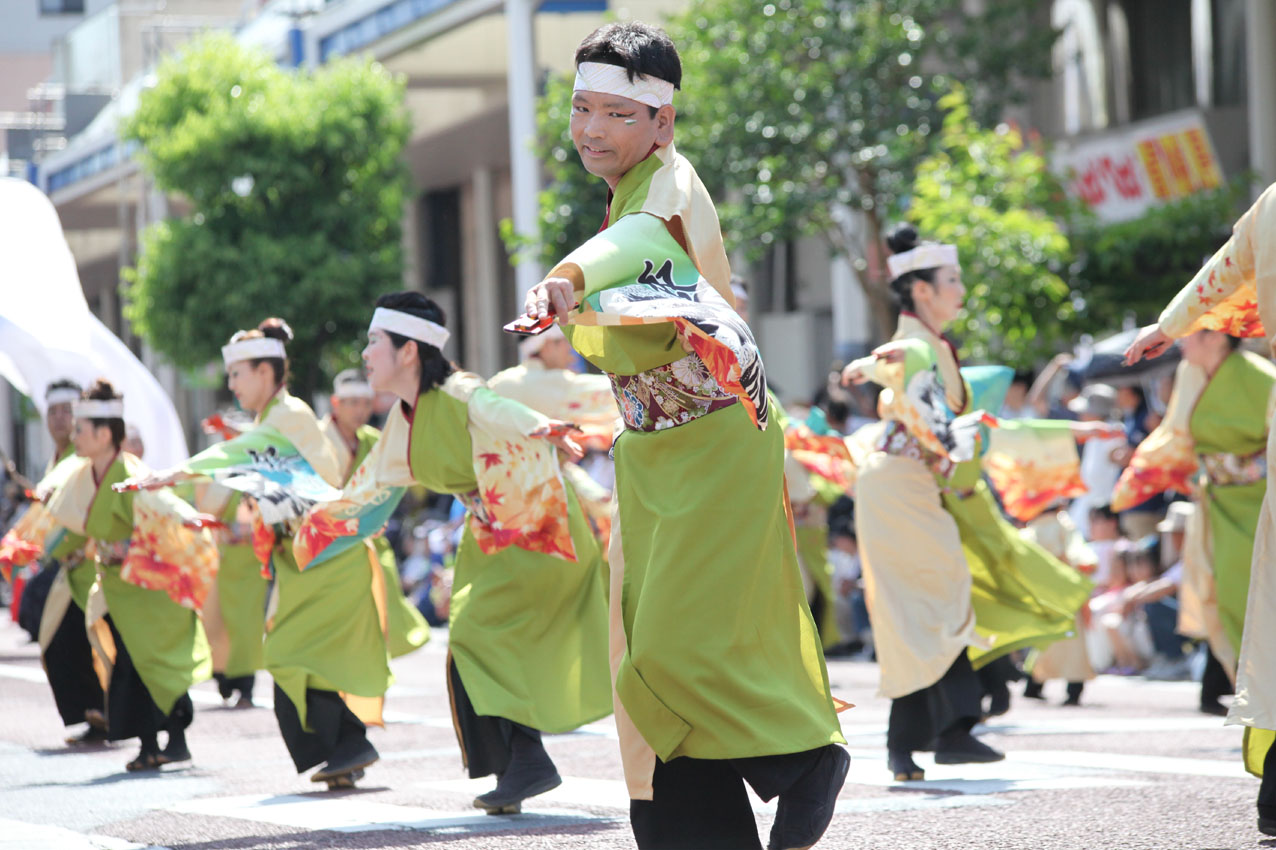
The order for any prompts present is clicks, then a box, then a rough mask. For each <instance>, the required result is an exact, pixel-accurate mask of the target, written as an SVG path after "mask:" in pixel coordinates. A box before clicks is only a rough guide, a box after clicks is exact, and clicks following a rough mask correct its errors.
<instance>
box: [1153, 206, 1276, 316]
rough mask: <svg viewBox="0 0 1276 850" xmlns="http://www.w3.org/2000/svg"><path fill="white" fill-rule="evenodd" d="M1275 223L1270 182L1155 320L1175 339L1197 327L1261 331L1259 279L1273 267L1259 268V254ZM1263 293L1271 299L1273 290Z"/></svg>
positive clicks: (1262, 280) (1266, 279)
mask: <svg viewBox="0 0 1276 850" xmlns="http://www.w3.org/2000/svg"><path fill="white" fill-rule="evenodd" d="M1273 225H1276V184H1273V185H1272V186H1269V187H1268V188H1267V190H1266V191H1265V192H1263V194H1262V195H1261V196H1260V197H1259V199H1258V200H1257V201H1255V202H1254V205H1253V206H1252V207H1250V208H1249V210H1247V211H1246V212H1245V214H1244V215H1243V216H1241V217H1240V220H1239V221H1237V222H1236V225H1235V227H1234V228H1233V229H1232V237H1231V238H1230V239H1228V240H1227V243H1226V244H1225V245H1224V246H1223V247H1222V248H1220V249H1218V252H1217V253H1216V254H1215V255H1214V256H1213V257H1211V258H1210V260H1209V262H1207V263H1206V264H1205V265H1204V266H1203V267H1202V268H1201V270H1200V271H1199V272H1197V273H1196V276H1195V277H1194V278H1192V280H1191V282H1189V283H1188V285H1187V286H1185V287H1184V288H1183V290H1182V291H1181V292H1179V294H1178V295H1176V296H1175V297H1174V300H1173V301H1171V302H1170V305H1169V306H1168V307H1166V308H1165V311H1164V312H1163V313H1161V318H1160V321H1159V323H1158V324H1159V325H1160V327H1161V330H1162V331H1163V332H1164V333H1165V334H1166V335H1167V336H1169V337H1172V338H1176V339H1177V338H1179V337H1184V336H1187V335H1188V334H1191V333H1194V332H1196V331H1199V330H1213V331H1222V332H1224V333H1227V334H1230V335H1232V336H1240V337H1248V336H1265V335H1266V333H1265V331H1264V328H1263V323H1262V321H1261V319H1260V318H1259V304H1260V296H1261V295H1263V294H1264V293H1261V292H1260V291H1259V290H1260V289H1261V288H1262V286H1263V284H1264V283H1267V284H1269V285H1270V279H1271V278H1272V277H1273V275H1276V268H1266V269H1260V268H1259V265H1260V261H1261V260H1262V259H1263V258H1262V256H1261V255H1262V254H1263V253H1265V252H1267V251H1269V248H1268V244H1267V243H1270V242H1272V241H1273V237H1274V236H1276V234H1273ZM1267 297H1268V298H1269V299H1270V298H1276V293H1268V294H1267Z"/></svg>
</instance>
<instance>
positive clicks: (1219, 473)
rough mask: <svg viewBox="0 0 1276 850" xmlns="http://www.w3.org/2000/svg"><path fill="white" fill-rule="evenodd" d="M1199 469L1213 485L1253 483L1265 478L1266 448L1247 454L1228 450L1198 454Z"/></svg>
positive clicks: (1226, 485) (1228, 485) (1225, 485)
mask: <svg viewBox="0 0 1276 850" xmlns="http://www.w3.org/2000/svg"><path fill="white" fill-rule="evenodd" d="M1197 458H1198V459H1199V460H1200V462H1201V471H1202V472H1204V473H1205V477H1206V478H1208V479H1209V482H1210V484H1212V485H1214V486H1215V487H1231V486H1234V485H1237V484H1254V483H1256V482H1259V481H1263V480H1264V479H1266V478H1267V450H1266V449H1259V450H1258V451H1256V452H1254V453H1253V454H1249V455H1235V454H1232V453H1230V452H1213V453H1210V454H1199V455H1197Z"/></svg>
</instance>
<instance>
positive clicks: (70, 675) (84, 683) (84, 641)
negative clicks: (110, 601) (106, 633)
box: [44, 602, 106, 726]
mask: <svg viewBox="0 0 1276 850" xmlns="http://www.w3.org/2000/svg"><path fill="white" fill-rule="evenodd" d="M44 669H45V672H46V673H47V674H48V676H49V687H50V688H52V689H53V701H54V702H55V703H56V704H57V706H58V714H60V715H62V722H63V723H65V724H66V725H67V726H70V725H71V724H73V723H83V722H84V712H86V711H89V710H91V709H92V710H96V711H101V712H104V713H105V711H106V695H105V694H103V693H102V684H101V682H99V681H98V678H97V671H96V670H94V669H93V648H92V647H91V646H90V645H89V636H88V632H87V630H86V629H85V627H84V609H82V608H81V607H80V606H79V605H76V604H75V603H74V602H72V603H71V604H69V605H68V606H67V609H66V614H65V615H64V616H63V617H62V622H61V623H60V624H59V625H58V630H57V632H56V633H54V635H53V640H51V641H49V648H48V649H46V650H45V651H44Z"/></svg>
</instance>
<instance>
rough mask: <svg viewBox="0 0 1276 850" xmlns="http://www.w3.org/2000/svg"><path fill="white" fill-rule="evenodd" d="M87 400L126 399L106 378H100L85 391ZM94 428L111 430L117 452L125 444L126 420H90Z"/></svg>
mask: <svg viewBox="0 0 1276 850" xmlns="http://www.w3.org/2000/svg"><path fill="white" fill-rule="evenodd" d="M83 397H84V398H85V399H93V400H95V401H116V400H118V399H122V398H124V396H122V395H120V394H119V393H118V392H116V391H115V387H114V386H112V385H111V382H110V381H108V380H107V379H106V378H98V379H97V380H96V381H94V382H93V386H91V387H89V388H88V389H87V390H85V391H84V394H83ZM89 422H91V423H93V427H94V428H110V429H111V443H112V445H114V446H115V450H116V451H117V452H118V451H119V450H120V444H121V443H123V442H124V419H123V418H118V419H115V418H112V419H90V420H89Z"/></svg>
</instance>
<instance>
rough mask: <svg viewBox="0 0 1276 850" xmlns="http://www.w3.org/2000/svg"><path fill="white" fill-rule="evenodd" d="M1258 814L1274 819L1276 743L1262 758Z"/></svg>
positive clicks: (1261, 816)
mask: <svg viewBox="0 0 1276 850" xmlns="http://www.w3.org/2000/svg"><path fill="white" fill-rule="evenodd" d="M1258 816H1259V817H1260V818H1264V819H1266V820H1276V745H1273V746H1272V747H1271V748H1270V749H1268V750H1267V756H1266V758H1264V759H1263V782H1262V784H1261V785H1259V786H1258Z"/></svg>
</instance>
